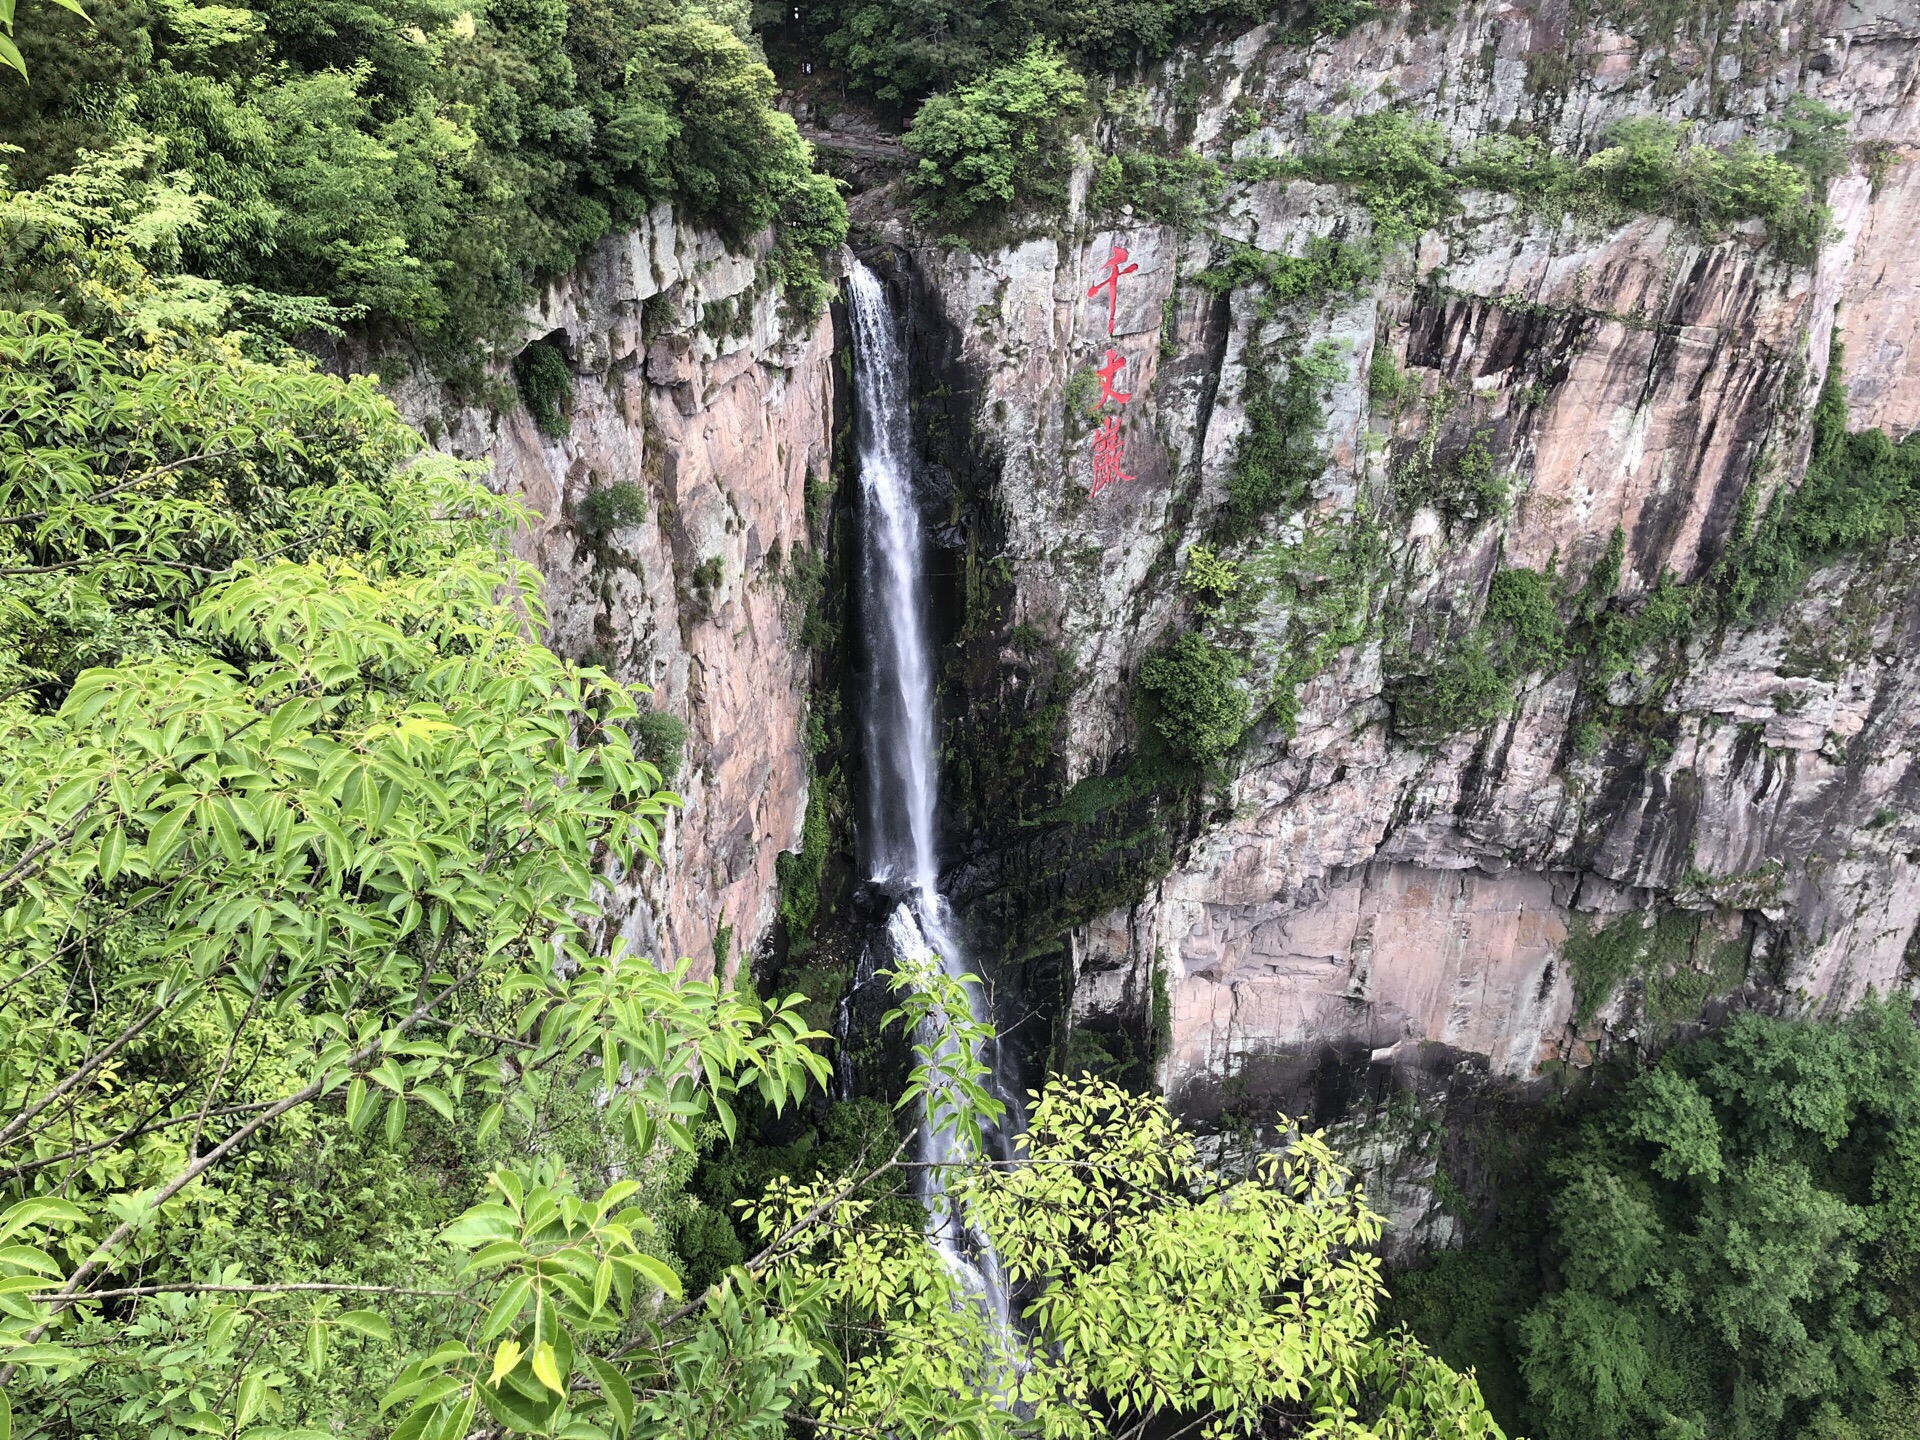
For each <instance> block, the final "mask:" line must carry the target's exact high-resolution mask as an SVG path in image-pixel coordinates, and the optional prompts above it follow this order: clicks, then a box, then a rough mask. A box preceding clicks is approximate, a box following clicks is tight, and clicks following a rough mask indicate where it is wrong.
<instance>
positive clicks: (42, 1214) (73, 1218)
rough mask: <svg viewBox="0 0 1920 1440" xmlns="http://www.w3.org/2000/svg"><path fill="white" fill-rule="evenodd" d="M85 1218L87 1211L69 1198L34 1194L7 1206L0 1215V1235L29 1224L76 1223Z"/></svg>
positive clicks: (22, 1228) (12, 1232)
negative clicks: (58, 1198)
mask: <svg viewBox="0 0 1920 1440" xmlns="http://www.w3.org/2000/svg"><path fill="white" fill-rule="evenodd" d="M87 1218H88V1217H87V1212H86V1211H84V1210H82V1209H81V1208H80V1207H79V1206H78V1205H75V1204H74V1203H73V1202H72V1201H70V1200H56V1199H54V1198H53V1197H51V1196H47V1195H35V1196H33V1197H31V1198H30V1199H26V1200H22V1201H19V1202H18V1203H17V1204H14V1205H11V1206H9V1207H8V1209H7V1213H6V1214H4V1215H0V1237H5V1236H9V1235H14V1234H17V1233H18V1232H19V1231H21V1230H24V1229H26V1228H27V1226H29V1225H51V1224H53V1223H55V1222H56V1221H65V1222H66V1223H68V1224H70V1225H78V1224H82V1223H84V1222H85V1221H86V1219H87Z"/></svg>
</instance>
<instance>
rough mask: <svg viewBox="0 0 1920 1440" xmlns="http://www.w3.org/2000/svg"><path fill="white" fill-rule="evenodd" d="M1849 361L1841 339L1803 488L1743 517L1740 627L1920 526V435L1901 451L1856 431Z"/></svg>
mask: <svg viewBox="0 0 1920 1440" xmlns="http://www.w3.org/2000/svg"><path fill="white" fill-rule="evenodd" d="M1844 356H1845V352H1844V350H1843V348H1842V346H1841V343H1840V337H1839V335H1838V334H1836V335H1835V336H1834V339H1833V345H1832V349H1831V353H1830V355H1829V358H1828V362H1827V376H1826V381H1825V383H1824V384H1823V385H1822V386H1821V389H1820V395H1819V398H1818V400H1817V401H1816V402H1815V404H1814V410H1813V425H1812V429H1813V440H1812V445H1811V449H1810V452H1809V454H1808V458H1807V473H1806V475H1805V477H1804V478H1803V479H1802V480H1801V482H1800V485H1799V487H1798V488H1797V489H1794V490H1792V491H1790V492H1789V491H1785V490H1781V491H1776V492H1775V493H1774V495H1773V496H1772V498H1771V499H1770V500H1769V501H1768V503H1767V506H1766V508H1765V509H1764V510H1762V511H1761V512H1760V513H1759V514H1758V515H1757V516H1753V515H1751V513H1750V510H1743V512H1742V517H1741V521H1742V523H1741V524H1740V525H1739V526H1738V527H1737V533H1736V540H1735V543H1734V546H1733V549H1732V551H1731V553H1730V555H1729V557H1728V559H1727V561H1726V563H1725V565H1724V567H1723V580H1724V584H1725V589H1726V600H1725V603H1726V606H1727V610H1728V612H1729V613H1730V614H1731V615H1732V616H1733V617H1734V618H1736V619H1746V618H1749V617H1750V616H1753V615H1756V614H1760V613H1763V612H1765V611H1766V610H1768V609H1770V608H1772V607H1774V606H1776V605H1778V604H1781V603H1782V602H1784V601H1785V600H1786V599H1787V598H1788V597H1789V596H1791V595H1792V594H1793V593H1794V591H1795V589H1796V587H1797V586H1798V585H1799V583H1800V581H1801V579H1802V577H1803V576H1804V575H1805V573H1806V571H1807V569H1808V568H1809V567H1810V566H1812V565H1816V564H1819V563H1820V562H1822V561H1825V560H1830V559H1833V558H1834V557H1836V556H1839V555H1842V554H1846V553H1849V552H1852V551H1857V550H1870V549H1873V548H1875V547H1877V546H1882V545H1885V544H1887V543H1888V542H1890V541H1893V540H1896V539H1898V538H1899V537H1901V536H1903V535H1905V534H1907V533H1909V531H1910V530H1911V529H1912V528H1913V526H1914V523H1915V520H1916V518H1920V432H1916V433H1915V434H1913V435H1909V436H1907V437H1906V438H1905V439H1903V440H1901V441H1900V442H1899V443H1897V444H1896V443H1895V442H1893V441H1892V440H1890V439H1888V438H1887V436H1886V434H1885V433H1884V432H1883V431H1881V430H1878V429H1874V430H1864V431H1849V430H1848V429H1847V396H1846V387H1845V384H1844V383H1843V381H1842V379H1841V374H1842V370H1843V368H1844V367H1843V364H1842V361H1843V359H1844ZM1749 494H1751V492H1749ZM1743 503H1744V504H1745V505H1746V506H1748V507H1750V506H1751V505H1752V501H1751V499H1750V498H1748V499H1745V500H1744V501H1743Z"/></svg>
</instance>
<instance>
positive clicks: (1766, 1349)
mask: <svg viewBox="0 0 1920 1440" xmlns="http://www.w3.org/2000/svg"><path fill="white" fill-rule="evenodd" d="M1917 1134H1920V1030H1916V1028H1915V1025H1914V1022H1913V1019H1912V1017H1911V1016H1910V1014H1909V1013H1908V1012H1907V1008H1906V1006H1905V1005H1904V1004H1884V1003H1880V1002H1875V1001H1869V1002H1868V1003H1867V1004H1865V1005H1863V1006H1861V1007H1860V1009H1859V1010H1857V1011H1856V1012H1855V1013H1854V1014H1853V1015H1851V1016H1850V1017H1848V1018H1847V1019H1846V1020H1845V1021H1843V1022H1838V1023H1835V1022H1821V1021H1798V1022H1796V1021H1783V1020H1773V1019H1767V1018H1764V1017H1761V1016H1758V1015H1742V1016H1739V1017H1737V1018H1735V1019H1734V1020H1732V1021H1731V1022H1730V1023H1728V1025H1727V1026H1726V1027H1725V1028H1724V1029H1723V1030H1721V1031H1720V1032H1719V1033H1717V1034H1714V1035H1710V1036H1707V1037H1705V1038H1702V1039H1698V1040H1694V1041H1692V1042H1690V1043H1687V1044H1684V1045H1681V1046H1678V1047H1676V1048H1675V1049H1673V1050H1671V1051H1669V1052H1668V1053H1667V1054H1666V1055H1665V1056H1664V1057H1663V1058H1662V1059H1661V1060H1660V1062H1659V1063H1658V1064H1657V1065H1655V1066H1653V1067H1652V1068H1650V1069H1648V1070H1646V1071H1644V1072H1642V1073H1641V1074H1640V1075H1639V1076H1637V1077H1635V1078H1634V1079H1633V1080H1632V1081H1631V1082H1630V1083H1628V1084H1626V1085H1625V1086H1623V1087H1621V1088H1620V1089H1618V1090H1616V1091H1613V1092H1611V1093H1610V1094H1607V1095H1605V1096H1603V1097H1601V1099H1600V1101H1599V1103H1598V1104H1596V1105H1595V1106H1594V1107H1593V1108H1592V1110H1591V1111H1590V1113H1589V1114H1587V1115H1586V1116H1585V1117H1584V1118H1581V1119H1580V1120H1579V1121H1578V1122H1577V1123H1576V1124H1574V1125H1572V1126H1571V1127H1569V1129H1568V1130H1567V1131H1566V1132H1565V1133H1564V1135H1563V1137H1562V1138H1561V1139H1560V1140H1559V1141H1558V1142H1557V1143H1556V1144H1555V1145H1554V1146H1553V1147H1552V1149H1551V1151H1550V1152H1549V1153H1548V1155H1547V1156H1545V1157H1544V1162H1545V1163H1544V1165H1543V1166H1542V1169H1543V1172H1544V1173H1543V1181H1544V1183H1543V1186H1542V1189H1541V1190H1540V1191H1538V1192H1536V1193H1535V1194H1533V1195H1531V1196H1528V1197H1526V1199H1525V1200H1524V1201H1523V1202H1522V1204H1521V1206H1520V1207H1519V1210H1520V1211H1525V1210H1529V1209H1535V1210H1537V1211H1539V1212H1543V1214H1544V1222H1545V1223H1544V1226H1543V1228H1542V1231H1541V1233H1540V1234H1539V1236H1538V1239H1537V1241H1536V1240H1535V1238H1534V1237H1533V1236H1532V1235H1530V1234H1529V1233H1528V1232H1529V1230H1530V1228H1531V1227H1532V1226H1533V1225H1536V1224H1538V1223H1539V1222H1538V1221H1536V1220H1533V1219H1529V1218H1525V1217H1524V1216H1523V1215H1522V1214H1520V1213H1518V1212H1516V1214H1515V1215H1514V1216H1512V1217H1510V1218H1509V1220H1508V1221H1507V1222H1506V1223H1507V1226H1508V1229H1509V1233H1510V1236H1511V1246H1510V1248H1509V1247H1508V1246H1503V1245H1501V1244H1499V1243H1497V1242H1493V1241H1489V1242H1483V1243H1482V1244H1481V1245H1480V1246H1479V1247H1477V1248H1476V1249H1474V1250H1470V1251H1469V1252H1467V1253H1466V1254H1465V1255H1463V1256H1460V1257H1458V1259H1457V1260H1456V1261H1455V1262H1454V1263H1452V1264H1449V1265H1441V1266H1436V1267H1435V1268H1434V1270H1433V1271H1432V1272H1431V1274H1430V1276H1426V1277H1414V1278H1413V1279H1412V1280H1410V1281H1408V1282H1407V1283H1406V1285H1405V1287H1404V1291H1405V1294H1406V1295H1407V1296H1408V1297H1409V1298H1410V1299H1411V1300H1412V1302H1413V1303H1412V1304H1411V1305H1410V1307H1409V1309H1408V1311H1407V1312H1406V1313H1409V1314H1410V1315H1411V1316H1412V1318H1413V1319H1414V1320H1415V1322H1416V1327H1417V1328H1419V1329H1421V1330H1423V1331H1427V1330H1429V1329H1430V1330H1431V1332H1432V1333H1433V1334H1434V1335H1435V1336H1436V1338H1443V1339H1444V1337H1445V1336H1446V1335H1448V1334H1454V1335H1459V1336H1461V1337H1463V1338H1464V1337H1468V1336H1470V1335H1477V1336H1478V1337H1479V1338H1478V1339H1477V1340H1475V1343H1474V1346H1473V1348H1472V1349H1471V1350H1467V1349H1463V1350H1461V1351H1457V1352H1456V1351H1454V1350H1452V1349H1451V1346H1450V1345H1449V1344H1446V1343H1443V1345H1442V1348H1443V1351H1445V1352H1446V1353H1447V1354H1448V1358H1449V1359H1451V1360H1454V1361H1455V1362H1456V1363H1459V1362H1463V1361H1464V1360H1465V1359H1466V1358H1467V1356H1468V1354H1472V1355H1474V1356H1475V1358H1478V1359H1481V1360H1483V1361H1485V1362H1486V1363H1489V1364H1494V1363H1496V1362H1497V1360H1498V1357H1497V1356H1496V1355H1493V1354H1489V1352H1488V1348H1487V1338H1486V1337H1488V1336H1489V1335H1491V1336H1497V1337H1502V1338H1501V1339H1498V1340H1496V1341H1495V1342H1494V1344H1495V1345H1496V1346H1499V1345H1504V1346H1507V1347H1510V1350H1511V1356H1512V1359H1513V1360H1514V1361H1516V1362H1517V1368H1518V1374H1519V1377H1520V1378H1521V1380H1522V1381H1523V1384H1524V1389H1525V1402H1524V1406H1523V1407H1522V1411H1521V1413H1520V1414H1518V1415H1515V1416H1513V1417H1511V1418H1512V1419H1513V1420H1514V1422H1515V1423H1516V1424H1524V1426H1525V1427H1526V1429H1527V1430H1528V1432H1529V1433H1531V1434H1535V1435H1539V1436H1542V1437H1544V1440H1601V1437H1606V1440H1656V1437H1659V1440H1666V1437H1671V1436H1675V1435H1698V1436H1706V1437H1721V1436H1725V1437H1751V1440H1788V1437H1795V1440H1797V1437H1802V1436H1807V1435H1821V1436H1851V1437H1860V1440H1895V1437H1904V1436H1906V1435H1908V1434H1910V1433H1911V1428H1912V1421H1913V1411H1912V1408H1911V1398H1910V1397H1911V1394H1912V1387H1913V1385H1914V1381H1915V1378H1916V1364H1917V1363H1920V1290H1917V1289H1916V1287H1915V1283H1914V1282H1915V1278H1916V1261H1920V1250H1916V1248H1915V1244H1916V1238H1917V1237H1920V1208H1916V1207H1917V1206H1920V1187H1916V1185H1915V1183H1914V1175H1915V1173H1916V1172H1915V1170H1914V1167H1913V1161H1912V1156H1913V1155H1914V1154H1915V1153H1916V1149H1917V1148H1920V1147H1917V1146H1916V1141H1915V1136H1916V1135H1917ZM1543 1262H1544V1263H1543ZM1516 1274H1517V1275H1520V1276H1524V1277H1525V1279H1524V1281H1523V1282H1522V1283H1520V1284H1517V1285H1516V1284H1514V1283H1512V1282H1511V1279H1510V1278H1509V1279H1507V1280H1503V1281H1501V1283H1500V1284H1498V1285H1497V1286H1496V1285H1494V1284H1492V1283H1483V1281H1484V1280H1486V1279H1490V1278H1491V1277H1496V1276H1501V1277H1512V1276H1514V1275H1516ZM1476 1277H1482V1278H1480V1279H1476ZM1476 1309H1478V1310H1480V1312H1481V1313H1480V1314H1478V1315H1477V1316H1476V1315H1474V1314H1473V1313H1472V1312H1473V1311H1474V1310H1476Z"/></svg>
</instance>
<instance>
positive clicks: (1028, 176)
mask: <svg viewBox="0 0 1920 1440" xmlns="http://www.w3.org/2000/svg"><path fill="white" fill-rule="evenodd" d="M1085 99H1086V86H1085V84H1084V82H1082V80H1081V79H1080V77H1079V76H1078V75H1077V74H1075V73H1074V72H1073V70H1072V69H1071V67H1069V66H1068V65H1067V63H1066V61H1065V60H1064V59H1063V58H1062V57H1061V56H1060V55H1059V53H1058V52H1057V51H1054V50H1050V49H1048V48H1047V47H1045V46H1043V45H1040V44H1038V43H1036V44H1035V45H1033V46H1032V47H1031V48H1029V49H1028V50H1027V52H1026V53H1025V54H1024V55H1022V56H1021V57H1020V58H1019V59H1017V60H1014V61H1012V62H1011V63H1009V64H1006V65H1003V66H1001V67H1000V68H998V69H997V70H993V71H991V72H989V73H988V74H986V75H985V76H983V77H982V78H980V79H979V80H976V81H973V82H970V83H969V84H966V85H962V86H960V87H959V88H958V89H956V90H954V91H953V92H952V93H951V94H946V95H936V96H935V97H934V98H933V99H931V100H929V101H927V103H926V104H925V105H923V106H921V107H920V110H919V112H918V113H917V114H916V115H915V116H914V117H913V124H912V126H911V127H910V128H909V129H908V131H907V135H906V141H905V143H906V147H907V149H909V150H911V151H912V152H913V153H914V154H915V155H917V156H919V157H920V163H919V166H918V168H917V169H916V170H915V171H914V181H915V184H916V185H917V186H918V187H919V189H920V192H921V196H922V198H921V200H920V202H919V208H920V210H921V212H922V213H923V214H925V215H927V216H940V217H944V218H946V219H949V220H955V221H959V220H965V219H967V218H968V217H969V216H971V215H972V214H973V213H974V212H975V211H976V210H979V209H981V208H982V207H985V206H995V207H1000V206H1009V205H1013V204H1015V203H1016V202H1018V203H1032V202H1034V201H1037V200H1043V199H1048V198H1058V197H1059V196H1061V195H1063V194H1064V193H1065V192H1064V191H1063V190H1061V188H1060V181H1061V178H1062V177H1063V176H1064V174H1065V173H1066V166H1067V161H1068V153H1067V147H1066V143H1065V142H1066V139H1067V134H1068V130H1069V127H1070V125H1071V122H1072V117H1073V114H1074V112H1075V111H1076V110H1077V109H1078V108H1079V106H1080V105H1081V104H1082V103H1083V102H1084V100H1085Z"/></svg>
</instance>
